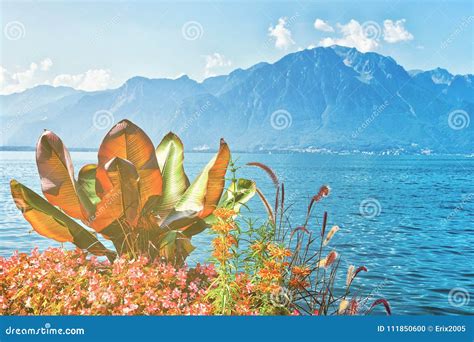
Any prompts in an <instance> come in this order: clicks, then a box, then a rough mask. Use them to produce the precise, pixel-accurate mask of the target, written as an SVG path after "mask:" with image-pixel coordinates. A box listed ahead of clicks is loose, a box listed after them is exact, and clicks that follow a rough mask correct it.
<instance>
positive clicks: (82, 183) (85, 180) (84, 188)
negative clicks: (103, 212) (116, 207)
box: [76, 164, 100, 213]
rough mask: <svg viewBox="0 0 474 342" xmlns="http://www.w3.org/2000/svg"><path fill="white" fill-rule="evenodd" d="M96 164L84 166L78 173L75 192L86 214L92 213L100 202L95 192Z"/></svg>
mask: <svg viewBox="0 0 474 342" xmlns="http://www.w3.org/2000/svg"><path fill="white" fill-rule="evenodd" d="M96 170H97V165H96V164H87V165H84V166H83V167H82V168H81V170H80V171H79V175H78V177H77V182H76V190H77V194H78V196H79V199H80V200H81V203H82V204H83V205H84V207H86V208H87V211H88V212H91V213H94V212H95V206H96V205H97V203H99V202H100V198H99V196H97V194H96V192H95V183H96V178H95V177H96V176H95V175H96Z"/></svg>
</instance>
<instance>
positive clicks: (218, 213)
mask: <svg viewBox="0 0 474 342" xmlns="http://www.w3.org/2000/svg"><path fill="white" fill-rule="evenodd" d="M235 215H237V213H236V212H235V211H234V210H231V209H227V208H217V209H216V210H214V216H215V217H218V218H220V219H223V220H224V221H226V220H228V219H229V218H231V217H233V216H235Z"/></svg>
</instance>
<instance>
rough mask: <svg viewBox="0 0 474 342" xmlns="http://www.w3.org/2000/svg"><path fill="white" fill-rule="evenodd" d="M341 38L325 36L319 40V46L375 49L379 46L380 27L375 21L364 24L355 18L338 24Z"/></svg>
mask: <svg viewBox="0 0 474 342" xmlns="http://www.w3.org/2000/svg"><path fill="white" fill-rule="evenodd" d="M337 28H338V30H339V32H340V33H341V34H342V37H340V38H330V37H327V38H324V39H322V40H320V41H319V43H318V45H319V46H331V45H342V46H348V47H355V48H356V49H358V50H359V51H362V52H368V51H373V50H375V49H376V48H377V47H378V46H379V37H380V27H379V26H378V25H377V24H376V23H374V22H366V23H363V24H362V25H361V24H360V23H359V22H358V21H357V20H354V19H351V20H350V21H349V22H348V23H347V24H345V25H343V24H337Z"/></svg>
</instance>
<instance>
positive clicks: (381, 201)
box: [0, 152, 474, 315]
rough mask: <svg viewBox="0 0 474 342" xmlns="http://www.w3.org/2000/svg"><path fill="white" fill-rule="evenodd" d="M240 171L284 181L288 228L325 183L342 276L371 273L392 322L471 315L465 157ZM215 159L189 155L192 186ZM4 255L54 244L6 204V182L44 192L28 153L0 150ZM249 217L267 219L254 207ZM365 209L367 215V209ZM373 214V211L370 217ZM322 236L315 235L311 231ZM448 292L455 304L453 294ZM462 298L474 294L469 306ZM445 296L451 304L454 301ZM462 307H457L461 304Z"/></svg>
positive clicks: (202, 247) (470, 215) (468, 164)
mask: <svg viewBox="0 0 474 342" xmlns="http://www.w3.org/2000/svg"><path fill="white" fill-rule="evenodd" d="M236 156H238V161H237V163H238V164H239V165H243V164H245V163H246V162H248V161H260V162H263V163H266V164H267V165H269V166H271V167H272V168H273V169H274V170H275V171H276V172H277V174H278V175H279V176H280V178H281V179H282V180H283V181H284V182H285V187H286V197H287V204H290V203H291V204H292V205H293V207H292V219H291V220H292V224H293V225H295V226H298V225H300V224H301V223H302V220H303V216H304V212H305V210H306V207H307V204H308V202H309V199H310V198H311V196H312V195H314V194H315V193H316V192H317V191H318V189H319V187H320V186H321V185H322V184H328V185H330V187H331V189H332V191H331V195H330V196H329V197H328V198H326V199H324V200H323V201H322V202H321V203H319V204H318V205H317V207H316V209H317V213H318V214H319V215H322V212H323V211H324V210H326V211H328V214H329V224H330V225H332V224H337V225H339V226H340V227H341V230H340V231H339V232H338V233H337V234H336V236H335V237H334V239H333V240H332V242H331V244H332V246H333V247H334V248H335V249H336V250H337V251H338V252H339V253H340V254H341V256H342V259H341V260H342V261H341V267H342V269H341V270H340V272H341V274H340V276H341V277H342V278H345V270H346V269H347V266H348V265H350V264H354V265H356V266H359V265H365V266H367V267H368V269H369V272H368V273H366V274H362V276H361V277H360V278H359V279H358V280H357V284H358V285H361V287H362V293H365V294H367V295H368V294H370V292H371V291H372V293H373V296H374V297H385V298H387V299H388V300H389V301H390V303H391V305H392V309H393V312H394V313H395V314H410V315H418V314H474V308H473V307H474V269H473V260H474V182H473V171H474V158H468V157H462V156H449V157H447V156H370V155H357V156H349V155H348V156H340V155H315V154H287V155H276V154H273V155H265V154H241V155H234V158H235V157H236ZM72 157H73V160H74V164H75V166H76V172H77V170H78V169H79V168H80V166H82V165H83V164H86V163H90V162H95V161H96V154H95V153H92V152H73V153H72ZM210 158H211V155H210V154H206V153H202V154H201V153H189V154H187V155H186V162H185V166H186V171H187V173H188V175H189V176H190V178H191V179H192V177H194V176H195V175H196V174H197V173H198V171H199V170H200V168H201V167H202V166H203V165H205V163H206V162H207V161H208V160H209V159H210ZM0 167H1V168H0V203H1V210H2V213H1V217H0V241H1V243H0V255H2V256H9V255H11V254H12V253H13V251H15V250H19V251H22V252H28V251H30V250H31V249H32V248H34V247H35V246H38V247H39V248H40V249H45V248H47V247H49V246H58V244H57V243H55V242H54V241H52V240H48V239H45V238H43V237H41V236H39V235H38V234H36V233H34V232H33V233H30V231H31V227H30V226H29V224H28V223H27V222H26V221H25V220H24V219H23V217H22V216H21V213H19V211H18V210H17V209H16V207H15V205H14V203H13V201H12V200H11V196H10V190H9V180H10V179H11V178H16V179H17V180H18V181H20V182H22V183H24V184H25V185H27V186H29V187H31V188H33V189H34V190H36V191H38V192H40V187H39V177H38V174H37V170H36V165H35V161H34V153H33V152H0ZM239 172H240V173H239V174H240V176H242V177H249V178H252V179H255V180H256V182H257V184H258V186H259V187H260V188H261V189H262V190H263V192H264V193H266V194H267V195H268V196H269V197H272V198H273V196H274V190H273V187H272V184H271V182H270V181H269V180H268V179H267V177H266V176H265V175H264V173H263V171H261V170H259V169H256V168H243V169H241V170H240V171H239ZM251 209H252V215H255V216H260V217H264V212H263V210H262V207H261V205H260V203H259V202H258V200H257V199H256V198H255V199H254V200H252V203H251ZM364 209H367V211H364ZM372 209H374V210H372ZM314 229H319V227H314ZM193 243H194V245H196V247H197V249H196V251H195V252H193V254H192V255H191V256H190V259H189V261H190V263H193V262H197V261H200V262H205V261H206V260H205V259H206V255H207V253H206V251H207V250H208V249H209V236H207V235H206V234H203V235H201V236H199V237H198V238H197V239H193ZM450 291H454V292H456V293H457V296H456V295H454V296H449V292H450ZM467 296H470V301H469V298H467ZM450 298H451V299H452V300H450ZM460 304H462V305H460Z"/></svg>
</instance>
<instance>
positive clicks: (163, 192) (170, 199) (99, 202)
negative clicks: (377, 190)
mask: <svg viewBox="0 0 474 342" xmlns="http://www.w3.org/2000/svg"><path fill="white" fill-rule="evenodd" d="M230 159H231V155H230V151H229V147H228V146H227V144H226V142H225V141H224V140H223V139H221V142H220V146H219V150H218V152H217V153H216V155H214V157H213V158H212V159H211V160H210V161H209V162H208V163H207V165H206V166H205V167H204V169H203V170H202V171H201V173H200V174H199V175H198V176H197V177H196V179H195V180H194V181H193V182H192V183H190V182H189V180H188V177H187V176H186V173H185V171H184V167H183V160H184V147H183V143H182V142H181V140H180V139H179V138H178V136H176V135H175V134H173V133H171V132H170V133H168V134H167V135H166V136H165V137H164V138H163V140H162V141H161V143H160V144H159V145H158V147H157V148H156V149H155V148H154V146H153V144H152V141H151V139H150V138H149V137H148V136H147V135H146V134H145V132H143V130H142V129H141V128H139V127H138V126H136V125H135V124H133V123H132V122H130V121H128V120H122V121H120V122H119V123H117V124H116V125H115V126H114V127H112V129H111V130H110V131H109V132H108V133H107V135H106V136H105V138H104V139H103V141H102V143H101V145H100V148H99V152H98V162H97V164H88V165H85V166H83V167H82V168H81V169H80V170H79V173H78V175H77V179H76V177H75V173H74V168H73V164H72V160H71V156H70V154H69V151H68V150H67V148H66V146H65V145H64V144H63V142H62V141H61V139H60V138H59V137H58V136H57V135H56V134H54V133H53V132H51V131H47V130H46V131H45V132H44V133H43V134H42V135H41V137H40V138H39V141H38V143H37V146H36V163H37V166H38V172H39V175H40V178H41V188H42V192H43V194H44V196H45V198H46V199H44V198H42V197H41V196H40V195H38V194H36V193H35V192H34V191H32V190H31V189H29V188H27V187H26V186H24V185H23V184H21V183H19V182H17V181H16V180H12V181H11V183H10V186H11V193H12V197H13V199H14V201H15V203H16V206H17V207H18V209H20V210H21V212H22V214H23V216H24V217H25V219H26V220H27V221H28V222H29V223H30V224H31V226H32V227H33V229H34V230H35V231H36V232H38V233H39V234H41V235H43V236H45V237H48V238H51V239H54V240H56V241H59V242H72V243H73V244H75V245H76V246H77V247H79V248H81V249H85V250H87V251H89V252H90V253H92V254H94V255H100V256H107V257H108V258H109V260H114V258H115V257H116V255H117V254H118V255H122V254H129V255H130V256H131V257H136V256H137V255H139V254H144V255H147V256H148V257H150V258H151V259H155V258H163V259H166V260H167V261H169V262H172V263H176V264H180V263H182V262H184V260H185V258H186V257H187V256H188V255H189V253H191V251H192V250H193V249H194V246H193V245H192V244H191V238H192V237H193V236H194V235H196V234H199V233H200V232H202V231H203V230H205V229H206V228H207V227H208V226H209V224H211V223H212V222H213V221H214V220H215V218H214V217H213V211H214V209H215V208H216V207H218V206H220V207H226V208H231V209H233V210H235V211H236V212H238V211H239V209H240V207H241V206H242V205H243V204H244V203H245V202H247V201H248V200H249V199H250V198H251V197H252V196H253V195H254V194H255V192H256V186H255V183H254V182H253V181H250V180H247V179H233V180H232V181H231V184H230V185H229V187H228V189H227V190H226V191H224V185H225V174H226V171H227V168H228V165H229V162H230ZM223 192H224V196H222V193H223ZM79 222H81V223H82V224H83V225H86V226H88V227H90V228H92V229H93V230H92V231H91V230H89V229H86V228H84V227H83V225H81V224H80V223H79ZM97 233H98V234H100V235H101V236H102V237H104V238H105V239H108V240H111V241H112V243H113V245H114V247H115V249H116V251H112V250H110V249H108V248H106V247H105V246H104V244H102V242H100V240H99V239H98V234H97Z"/></svg>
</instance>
